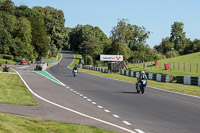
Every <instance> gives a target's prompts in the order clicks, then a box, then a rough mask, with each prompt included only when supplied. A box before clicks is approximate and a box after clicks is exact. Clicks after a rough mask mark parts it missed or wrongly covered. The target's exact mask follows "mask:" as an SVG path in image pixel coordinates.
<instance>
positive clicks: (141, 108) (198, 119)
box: [0, 53, 200, 133]
mask: <svg viewBox="0 0 200 133" xmlns="http://www.w3.org/2000/svg"><path fill="white" fill-rule="evenodd" d="M73 59H74V56H73V55H72V54H70V53H63V59H62V60H61V62H60V65H59V66H58V65H56V66H54V67H51V68H49V69H48V70H47V71H48V72H49V73H51V74H52V75H53V76H54V77H56V78H57V79H58V80H60V81H61V82H63V83H64V84H65V85H66V86H67V87H69V88H67V87H64V86H61V85H59V84H56V83H54V82H52V81H51V80H49V79H47V78H45V77H43V76H41V75H39V74H37V73H34V72H32V71H33V68H34V67H35V66H30V67H24V68H23V67H18V66H14V68H15V69H16V70H17V71H18V72H19V73H20V75H21V76H22V77H23V79H24V80H25V81H26V82H27V84H28V85H29V86H30V88H31V89H32V90H33V91H34V92H35V93H37V94H38V95H40V96H41V97H43V98H45V99H47V100H50V101H52V102H54V103H57V104H59V105H61V106H64V107H67V108H70V109H73V110H76V111H79V112H81V113H83V114H86V115H90V116H92V117H95V118H98V119H101V120H104V121H107V122H110V123H113V124H116V125H118V126H120V127H124V128H126V129H130V130H132V131H134V132H139V133H140V132H141V133H142V131H143V132H145V133H199V132H200V127H199V123H200V98H196V97H190V96H184V95H180V94H175V93H171V92H165V91H161V90H157V89H153V88H149V87H147V88H146V90H145V94H137V93H136V91H135V85H134V84H132V83H127V82H122V81H117V80H112V79H108V78H103V77H99V76H95V75H91V74H87V73H82V72H79V73H78V76H77V77H73V76H72V71H71V70H70V69H69V68H67V66H68V65H69V64H70V63H71V62H72V61H73ZM188 87H189V86H188ZM72 89H73V91H72ZM80 95H83V96H80ZM84 97H85V98H84ZM86 97H87V98H86ZM35 99H36V101H37V102H38V104H39V105H38V106H36V107H27V106H16V105H0V111H1V112H8V113H13V114H19V115H25V116H30V117H36V118H39V119H44V120H56V121H63V122H69V123H80V124H86V125H91V126H97V127H100V128H104V129H109V130H114V131H119V132H126V131H125V130H122V129H119V128H116V127H114V126H110V125H108V124H105V123H102V122H99V121H95V120H92V119H90V118H87V117H84V116H80V115H78V114H76V113H73V112H70V111H67V110H64V109H62V108H58V107H57V106H55V105H52V104H49V103H47V102H45V101H43V100H41V99H39V98H38V97H35ZM89 99H90V100H89ZM94 103H95V104H94ZM101 107H102V108H101ZM113 115H114V116H113ZM117 116H118V117H117ZM135 129H141V130H142V131H141V130H135Z"/></svg>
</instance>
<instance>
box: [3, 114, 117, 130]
mask: <svg viewBox="0 0 200 133" xmlns="http://www.w3.org/2000/svg"><path fill="white" fill-rule="evenodd" d="M0 132H1V133H114V132H112V131H108V130H104V129H99V128H96V127H94V126H86V125H79V124H67V123H64V122H55V121H41V120H36V119H30V118H25V117H19V116H14V115H9V114H4V113H0Z"/></svg>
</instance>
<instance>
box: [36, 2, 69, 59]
mask: <svg viewBox="0 0 200 133" xmlns="http://www.w3.org/2000/svg"><path fill="white" fill-rule="evenodd" d="M33 9H34V10H35V11H36V12H37V13H39V14H41V15H42V16H43V18H44V23H45V29H46V31H47V34H48V36H50V45H49V46H50V56H56V55H57V53H58V51H60V50H61V49H62V48H63V47H67V45H68V40H69V37H68V32H67V30H66V29H65V27H64V23H65V19H64V14H63V11H62V10H57V9H54V8H52V7H50V6H47V7H45V8H43V7H39V6H36V7H34V8H33Z"/></svg>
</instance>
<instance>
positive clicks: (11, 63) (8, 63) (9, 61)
mask: <svg viewBox="0 0 200 133" xmlns="http://www.w3.org/2000/svg"><path fill="white" fill-rule="evenodd" d="M6 61H7V65H15V64H16V62H15V61H12V60H6V59H0V63H1V64H6Z"/></svg>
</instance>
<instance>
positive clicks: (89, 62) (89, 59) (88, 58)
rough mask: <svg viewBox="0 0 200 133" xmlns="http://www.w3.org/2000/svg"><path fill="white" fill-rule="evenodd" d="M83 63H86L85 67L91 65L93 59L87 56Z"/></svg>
mask: <svg viewBox="0 0 200 133" xmlns="http://www.w3.org/2000/svg"><path fill="white" fill-rule="evenodd" d="M86 59H87V62H86ZM84 62H85V63H86V64H85V65H93V59H92V57H91V56H89V55H88V56H86V57H85V59H84Z"/></svg>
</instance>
